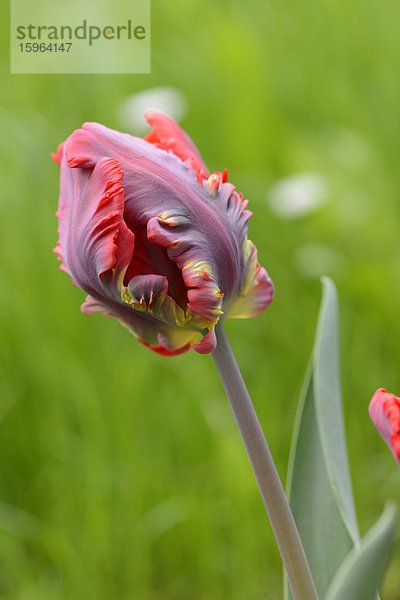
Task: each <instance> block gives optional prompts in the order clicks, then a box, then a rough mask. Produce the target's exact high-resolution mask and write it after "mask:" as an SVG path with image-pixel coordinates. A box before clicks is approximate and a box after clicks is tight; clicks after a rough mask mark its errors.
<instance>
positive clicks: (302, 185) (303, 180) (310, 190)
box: [268, 173, 329, 219]
mask: <svg viewBox="0 0 400 600" xmlns="http://www.w3.org/2000/svg"><path fill="white" fill-rule="evenodd" d="M328 193H329V190H328V184H327V182H326V180H325V178H324V177H322V175H319V174H318V173H300V174H298V175H293V176H292V177H285V178H284V179H281V180H280V181H278V182H277V183H275V184H274V185H273V186H272V187H271V188H270V190H269V194H268V201H269V205H270V207H271V209H272V210H273V212H274V213H275V214H277V215H279V216H280V217H282V218H284V219H295V218H296V217H302V216H303V215H307V214H308V213H311V212H314V211H315V210H317V209H318V208H319V207H320V206H321V205H322V204H324V203H325V202H326V200H327V199H328Z"/></svg>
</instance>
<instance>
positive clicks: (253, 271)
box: [229, 240, 275, 319]
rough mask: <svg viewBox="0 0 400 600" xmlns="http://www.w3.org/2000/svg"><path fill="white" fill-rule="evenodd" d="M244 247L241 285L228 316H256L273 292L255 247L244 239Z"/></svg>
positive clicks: (267, 302)
mask: <svg viewBox="0 0 400 600" xmlns="http://www.w3.org/2000/svg"><path fill="white" fill-rule="evenodd" d="M245 248H246V249H245V254H246V261H245V277H244V281H243V285H242V288H241V291H240V293H239V294H238V296H237V298H236V299H235V301H234V303H233V306H232V308H231V310H230V311H229V317H231V318H234V319H247V318H248V317H256V316H257V315H259V314H260V313H261V312H262V311H263V310H265V309H266V307H267V306H268V305H269V304H271V302H272V300H273V299H274V294H275V288H274V284H273V283H272V280H271V278H270V277H269V275H268V273H267V271H266V270H265V269H264V268H263V267H262V266H261V265H260V264H259V262H258V260H257V249H256V247H255V246H254V244H253V242H251V241H250V240H248V241H246V244H245Z"/></svg>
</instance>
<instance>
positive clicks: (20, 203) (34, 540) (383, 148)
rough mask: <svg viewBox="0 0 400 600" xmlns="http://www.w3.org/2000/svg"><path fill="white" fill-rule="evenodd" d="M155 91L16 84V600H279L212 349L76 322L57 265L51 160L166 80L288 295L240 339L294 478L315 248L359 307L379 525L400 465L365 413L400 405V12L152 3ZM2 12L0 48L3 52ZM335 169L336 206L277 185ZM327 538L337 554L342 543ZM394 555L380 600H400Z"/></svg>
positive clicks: (11, 194) (7, 134) (348, 369)
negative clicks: (398, 395)
mask: <svg viewBox="0 0 400 600" xmlns="http://www.w3.org/2000/svg"><path fill="white" fill-rule="evenodd" d="M152 12H153V17H152V18H153V29H152V40H153V42H152V51H153V56H152V65H153V67H152V74H151V75H150V76H134V75H132V76H94V75H93V76H50V75H49V76H40V75H37V76H15V75H14V76H11V75H9V74H8V49H7V48H6V47H5V45H4V44H3V48H2V50H3V51H2V56H1V67H2V82H3V85H2V92H1V94H2V96H1V108H0V124H1V131H2V135H1V138H0V165H1V166H0V169H1V187H2V199H1V201H0V224H1V225H0V227H1V235H0V253H1V254H0V256H1V266H0V332H1V338H0V342H1V343H0V419H1V423H0V456H1V461H0V465H1V466H0V472H1V476H0V597H1V598H4V599H7V600H39V599H40V600H53V599H54V600H62V599H67V598H68V599H70V598H76V599H80V598H96V599H98V600H102V599H104V600H109V599H111V598H112V599H114V598H116V599H117V598H118V600H128V599H129V600H131V599H133V598H135V599H138V600H183V599H185V600H186V599H187V598H190V599H192V598H193V599H194V600H203V599H205V598H207V600H214V599H215V600H219V599H221V598H230V599H233V600H239V599H243V598H246V599H271V600H274V599H279V598H280V597H281V567H280V560H279V557H278V554H277V550H276V548H275V543H274V540H273V537H272V532H271V530H270V527H269V525H268V523H267V520H266V517H265V514H264V510H263V507H262V503H261V500H260V498H259V494H258V491H257V488H256V485H255V483H254V480H253V476H252V474H251V472H250V468H249V465H248V462H247V458H246V456H245V453H244V450H243V448H242V445H241V442H240V439H239V436H238V433H237V431H236V428H235V425H234V423H233V419H232V417H231V414H230V412H229V408H228V406H227V402H226V400H225V398H224V396H223V392H222V389H221V386H220V383H219V382H218V379H217V376H216V373H215V371H214V368H213V364H212V361H211V358H210V357H201V356H198V355H195V354H194V353H191V354H187V355H184V356H180V357H177V358H174V359H165V358H161V357H158V356H156V355H154V354H152V353H150V352H148V351H146V350H145V349H144V348H143V347H142V346H140V345H139V344H138V343H137V342H135V340H134V339H133V338H131V337H130V336H129V334H128V333H127V332H126V331H125V330H124V329H123V328H121V327H120V326H119V325H118V324H117V323H115V322H113V321H112V320H110V319H104V318H102V317H99V316H94V317H91V318H88V317H85V316H83V315H81V314H80V312H79V305H80V303H81V301H82V299H83V294H82V293H81V291H80V290H78V289H76V288H74V287H73V286H72V285H71V284H70V282H69V280H68V278H67V277H66V276H65V275H64V274H62V273H60V272H59V271H58V270H57V261H56V258H55V256H54V255H53V254H52V252H51V250H52V247H53V246H54V243H55V240H56V220H55V218H54V212H55V209H56V204H57V194H58V172H57V168H56V167H55V165H54V164H52V162H51V161H50V159H49V153H50V152H51V151H53V150H54V149H55V148H56V147H57V145H58V143H59V142H60V141H62V140H63V139H64V138H65V137H66V136H67V135H69V133H70V132H71V131H72V130H73V129H74V128H76V127H78V126H80V124H81V123H82V122H83V121H85V120H96V121H100V122H103V123H105V124H107V125H109V126H111V127H115V128H121V127H122V126H123V125H122V124H121V122H120V119H119V116H118V115H119V107H120V104H121V102H123V101H124V100H125V99H126V97H127V96H129V95H130V94H132V93H134V92H137V91H141V90H144V89H147V88H151V87H155V86H160V85H169V86H170V85H172V86H174V87H176V88H178V89H179V90H180V91H181V92H182V93H183V94H184V96H185V98H186V100H187V102H188V107H189V111H188V115H187V118H186V119H185V121H184V126H185V127H186V128H187V130H188V131H189V132H190V134H191V135H192V137H193V138H194V139H195V141H196V142H197V144H198V146H199V147H200V149H201V151H202V153H203V155H204V157H205V159H206V160H207V162H208V163H209V164H210V166H211V167H212V168H215V169H217V168H218V169H220V168H223V167H225V166H227V167H228V168H229V171H230V177H231V180H232V181H234V182H235V183H236V185H237V187H238V189H239V190H241V191H243V192H244V193H245V196H246V197H248V198H250V200H251V209H252V210H253V211H254V213H255V216H254V218H253V219H252V221H251V224H250V234H251V238H252V239H253V240H254V241H255V242H256V244H257V246H258V249H259V255H260V260H261V262H262V263H263V264H265V265H266V266H267V267H268V269H269V271H270V274H271V276H272V277H273V279H274V281H275V283H276V288H277V296H276V301H275V302H274V304H273V306H272V307H271V308H270V309H269V310H268V311H267V312H266V313H265V314H264V315H263V316H261V317H259V318H257V319H253V320H249V321H236V322H235V321H233V322H230V323H229V324H227V329H228V333H229V336H230V338H231V340H232V344H233V346H234V349H235V351H236V353H237V357H238V360H239V363H240V365H241V367H242V369H243V374H244V376H245V378H246V380H247V382H248V385H249V389H250V392H251V394H252V396H253V399H254V402H255V404H256V408H257V411H258V413H259V415H260V418H261V421H262V423H263V426H264V428H265V431H266V433H267V436H268V439H269V442H270V445H271V447H272V450H273V453H274V456H275V458H276V461H277V464H278V467H279V470H280V473H281V476H282V477H283V478H284V477H285V473H286V464H287V457H288V451H289V440H290V435H291V429H292V424H293V417H294V411H295V407H296V402H297V397H298V393H299V389H300V386H301V381H302V377H303V373H304V371H305V367H306V364H307V361H308V357H309V354H310V352H311V348H312V340H313V336H314V327H315V323H316V317H317V311H318V305H319V300H320V286H319V282H318V278H317V277H316V276H315V277H310V276H309V275H307V274H306V273H305V271H304V269H303V270H302V269H301V268H300V267H299V261H298V252H299V249H301V248H304V246H311V248H312V247H315V245H317V246H320V245H323V246H324V247H325V246H327V247H328V248H329V249H331V250H332V251H333V252H336V253H337V254H338V255H339V256H340V257H341V260H340V261H339V263H338V264H334V265H332V267H331V269H329V268H328V269H327V273H326V274H328V275H331V276H332V277H333V278H334V280H335V281H336V283H337V285H338V289H339V294H340V301H341V315H342V320H341V340H342V381H343V390H344V403H345V407H344V408H345V416H346V426H347V436H348V442H349V452H350V461H351V467H352V475H353V479H354V488H355V496H356V503H357V509H358V514H359V519H360V524H361V529H362V531H365V530H366V529H367V528H368V527H369V526H370V525H371V524H372V523H373V521H374V520H375V519H376V518H377V516H378V513H379V512H380V510H381V508H382V505H383V503H384V502H385V500H386V499H387V498H388V497H392V498H395V499H398V498H399V492H400V479H399V472H398V468H397V467H396V465H395V464H394V461H393V459H392V457H391V456H390V454H389V452H388V451H387V450H386V449H385V448H384V446H383V443H382V442H381V441H380V439H379V438H378V435H377V433H376V431H375V430H374V429H373V427H372V425H371V423H370V422H369V418H368V415H367V405H368V401H369V398H370V397H371V395H372V393H373V392H374V390H375V389H376V388H377V387H379V386H385V387H387V388H388V389H390V390H392V391H394V392H396V391H397V392H399V391H400V369H399V365H400V350H399V348H400V346H399V343H398V341H399V339H400V318H399V309H398V307H399V298H400V244H399V240H400V205H399V189H400V170H399V168H398V157H399V150H400V148H399V146H400V127H399V119H398V107H399V106H400V79H399V55H400V38H399V36H398V31H397V28H398V22H399V19H400V5H399V4H398V3H397V2H395V1H394V0H383V2H380V3H378V2H376V1H372V0H369V1H367V2H365V1H363V2H361V1H360V0H355V1H354V2H352V3H348V2H345V1H344V0H336V1H335V2H334V1H333V0H323V1H321V2H320V3H318V4H317V3H315V2H311V1H308V0H302V1H301V2H298V3H296V4H292V3H289V2H286V1H285V0H271V1H270V2H265V3H261V2H257V1H256V0H249V1H248V2H246V3H242V2H239V1H238V0H230V1H222V0H220V1H216V0H214V1H213V2H212V1H211V0H203V1H202V2H200V0H185V2H184V1H183V0H175V1H174V2H173V3H168V4H167V3H161V2H157V1H156V0H153V11H152ZM7 22H8V21H7V18H6V17H5V18H4V19H2V23H3V25H2V33H3V36H2V39H3V40H4V39H7V31H6V27H7ZM299 172H316V173H320V174H321V175H322V176H323V177H324V178H325V179H326V181H327V183H328V185H329V190H330V194H329V202H328V203H327V204H326V206H324V207H323V208H322V209H320V210H319V211H318V212H316V213H315V214H312V215H309V216H305V217H302V218H300V219H296V220H283V219H281V218H278V217H277V216H276V215H274V214H273V213H272V212H271V210H270V209H269V207H268V205H267V202H266V191H267V189H268V188H269V187H270V186H271V184H272V183H273V182H275V181H276V180H278V179H280V178H282V177H285V176H288V175H292V174H295V173H299ZM327 543H329V540H327ZM399 567H400V555H399V551H398V550H397V553H396V555H395V557H394V560H393V563H392V566H391V570H390V572H389V574H388V577H387V580H386V583H385V589H384V593H383V596H382V597H383V600H398V598H399V595H398V588H399V575H398V572H399Z"/></svg>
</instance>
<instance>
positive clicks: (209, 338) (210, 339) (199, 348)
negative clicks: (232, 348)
mask: <svg viewBox="0 0 400 600" xmlns="http://www.w3.org/2000/svg"><path fill="white" fill-rule="evenodd" d="M216 347H217V336H216V335H215V327H213V328H212V329H210V331H209V332H208V333H207V334H206V335H205V336H204V337H203V338H202V340H201V341H200V342H199V343H197V344H192V348H193V350H196V352H198V353H199V354H208V353H209V352H213V351H214V350H215V348H216Z"/></svg>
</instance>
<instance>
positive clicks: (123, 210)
mask: <svg viewBox="0 0 400 600" xmlns="http://www.w3.org/2000/svg"><path fill="white" fill-rule="evenodd" d="M146 118H147V120H148V122H149V124H150V126H151V131H150V133H149V134H148V135H147V136H146V138H145V139H144V140H142V139H139V138H137V137H133V136H130V135H127V134H123V133H118V132H117V131H113V130H112V129H108V128H107V127H104V126H103V125H99V124H97V123H86V124H85V125H83V127H82V129H78V130H77V131H75V132H74V133H73V134H72V135H71V136H70V137H69V138H68V139H67V140H66V142H64V144H62V145H61V146H60V147H59V149H58V151H57V153H56V154H55V155H54V159H55V161H56V162H57V163H58V164H59V165H60V167H61V185H60V188H61V189H60V200H59V209H58V213H57V215H58V219H59V242H58V244H57V246H56V252H57V254H58V256H59V258H60V260H61V268H62V269H63V270H64V271H66V272H67V273H68V274H69V275H70V276H71V278H72V280H73V282H74V283H75V284H76V285H77V286H79V287H80V288H82V289H83V290H85V291H86V292H87V294H88V297H87V298H86V301H85V302H84V304H83V306H82V310H83V312H85V313H87V314H91V313H93V312H98V311H100V312H102V313H104V314H106V315H111V316H113V317H116V318H117V319H118V320H119V321H121V323H123V324H124V325H125V326H126V327H128V329H130V331H131V332H132V333H133V334H134V335H135V336H136V337H137V338H138V339H139V341H140V342H142V343H143V344H144V345H145V346H148V347H149V348H151V349H152V350H154V351H156V352H158V353H160V354H163V355H174V354H179V353H182V352H185V351H186V350H188V349H189V348H193V349H194V350H196V351H197V352H200V353H209V352H212V354H213V358H214V361H215V364H216V366H217V369H218V371H219V373H220V376H221V379H222V382H223V385H224V387H225V391H226V394H227V396H228V398H229V400H230V403H231V406H232V410H233V412H234V414H235V417H236V421H237V423H238V426H239V429H240V432H241V434H242V437H243V440H244V443H245V446H246V449H247V452H248V454H249V458H250V461H251V464H252V466H253V469H254V473H255V475H256V479H257V482H258V485H259V488H260V491H261V494H262V497H263V500H264V504H265V507H266V509H267V512H268V514H269V516H270V519H271V524H272V527H273V530H274V532H275V536H276V539H277V541H278V545H279V548H280V550H281V554H282V558H283V561H284V564H285V568H286V571H287V573H288V579H289V582H290V585H291V589H292V592H293V597H294V599H295V600H316V592H315V586H314V583H313V580H312V576H311V573H310V570H309V566H308V563H307V559H306V556H305V554H304V549H303V547H302V543H301V540H300V537H299V534H298V531H297V529H296V524H295V522H294V519H293V515H292V514H291V511H290V507H289V504H288V501H287V498H286V496H285V493H284V491H283V487H282V484H281V481H280V479H279V476H278V473H277V470H276V467H275V465H274V462H273V459H272V456H271V453H270V451H269V448H268V445H267V443H266V440H265V438H264V434H263V432H262V429H261V427H260V424H259V422H258V419H257V415H256V413H255V411H254V408H253V405H252V403H251V399H250V397H249V395H248V392H247V390H246V387H245V384H244V381H243V379H242V377H241V374H240V371H239V369H238V366H237V364H236V361H235V358H234V356H233V353H232V351H231V349H230V347H229V345H228V342H227V339H226V337H225V334H224V332H223V329H222V327H221V324H222V321H223V320H224V319H225V318H226V317H228V316H229V317H235V318H246V317H253V316H256V315H258V314H259V313H260V312H262V311H263V310H264V309H265V308H266V307H267V306H268V304H269V303H270V302H271V301H272V299H273V295H274V287H273V284H272V281H271V279H270V278H269V276H268V274H267V272H266V270H265V269H264V268H263V267H261V266H260V264H259V263H258V260H257V251H256V248H255V246H254V244H253V243H252V242H250V241H249V240H248V239H247V222H248V219H249V217H250V216H251V213H250V212H249V211H248V210H247V208H246V207H247V201H246V200H244V199H243V196H242V195H241V194H239V193H238V192H236V190H235V187H234V186H233V185H232V184H231V183H229V182H228V181H227V173H226V171H223V172H215V173H210V172H209V171H208V169H207V167H206V165H205V163H204V161H203V159H202V158H201V156H200V154H199V152H198V150H197V149H196V147H195V145H194V144H193V142H192V141H191V139H190V138H189V137H188V135H187V134H186V133H185V132H184V131H183V130H182V129H181V128H180V127H179V126H178V125H177V124H176V123H175V122H174V121H173V120H172V119H171V118H169V117H168V116H166V115H164V114H162V113H160V112H158V111H155V110H150V111H148V112H147V113H146Z"/></svg>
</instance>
